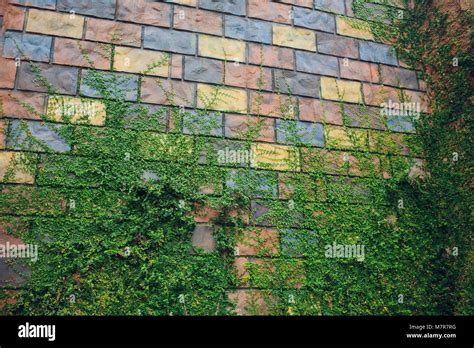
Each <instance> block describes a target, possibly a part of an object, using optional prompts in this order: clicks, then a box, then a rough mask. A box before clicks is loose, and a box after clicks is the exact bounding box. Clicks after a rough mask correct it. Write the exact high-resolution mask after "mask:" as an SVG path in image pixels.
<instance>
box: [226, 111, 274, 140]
mask: <svg viewBox="0 0 474 348" xmlns="http://www.w3.org/2000/svg"><path fill="white" fill-rule="evenodd" d="M249 127H251V131H253V130H254V129H255V132H256V133H257V134H254V133H251V134H252V136H253V137H255V140H258V141H268V142H275V126H274V120H273V119H271V118H266V117H253V116H249V115H238V114H226V116H225V136H226V137H230V138H243V137H245V136H246V134H247V132H248V130H249Z"/></svg>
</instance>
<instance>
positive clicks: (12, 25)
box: [2, 6, 25, 31]
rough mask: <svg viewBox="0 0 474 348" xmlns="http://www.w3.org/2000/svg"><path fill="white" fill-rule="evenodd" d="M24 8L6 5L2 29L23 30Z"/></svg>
mask: <svg viewBox="0 0 474 348" xmlns="http://www.w3.org/2000/svg"><path fill="white" fill-rule="evenodd" d="M24 22H25V9H24V8H21V7H17V6H7V8H6V10H5V13H4V14H3V25H2V27H3V30H8V29H12V30H20V31H21V30H23V25H24Z"/></svg>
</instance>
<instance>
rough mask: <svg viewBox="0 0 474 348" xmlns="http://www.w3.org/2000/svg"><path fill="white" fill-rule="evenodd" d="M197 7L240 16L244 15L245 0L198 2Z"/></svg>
mask: <svg viewBox="0 0 474 348" xmlns="http://www.w3.org/2000/svg"><path fill="white" fill-rule="evenodd" d="M199 7H200V8H205V9H207V10H214V11H218V12H226V13H233V14H236V15H240V16H243V15H245V0H199Z"/></svg>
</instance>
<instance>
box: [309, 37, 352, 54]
mask: <svg viewBox="0 0 474 348" xmlns="http://www.w3.org/2000/svg"><path fill="white" fill-rule="evenodd" d="M317 42H318V52H320V53H326V54H331V55H335V56H341V57H347V58H358V57H359V54H358V47H357V41H356V40H354V39H350V38H346V37H342V36H336V35H332V34H325V33H317Z"/></svg>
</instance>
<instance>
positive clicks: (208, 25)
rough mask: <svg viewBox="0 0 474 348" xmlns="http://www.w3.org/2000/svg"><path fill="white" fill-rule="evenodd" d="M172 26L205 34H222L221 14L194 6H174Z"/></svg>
mask: <svg viewBox="0 0 474 348" xmlns="http://www.w3.org/2000/svg"><path fill="white" fill-rule="evenodd" d="M173 27H174V28H175V29H180V30H189V31H194V32H199V33H205V34H214V35H218V36H221V35H222V15H221V14H218V13H215V12H211V11H205V10H198V9H195V8H189V7H183V6H176V7H175V9H174V20H173Z"/></svg>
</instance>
